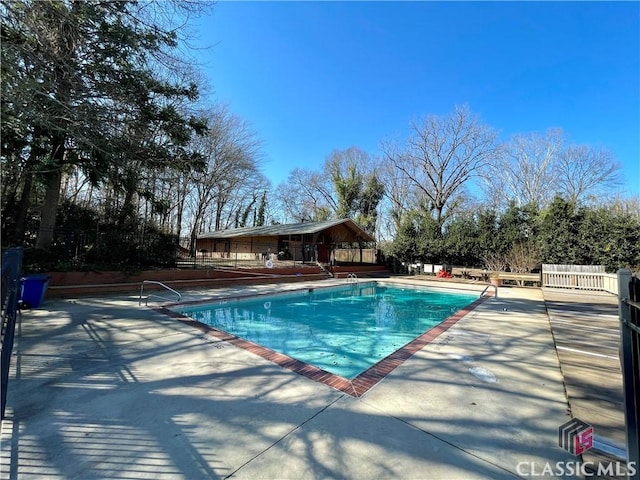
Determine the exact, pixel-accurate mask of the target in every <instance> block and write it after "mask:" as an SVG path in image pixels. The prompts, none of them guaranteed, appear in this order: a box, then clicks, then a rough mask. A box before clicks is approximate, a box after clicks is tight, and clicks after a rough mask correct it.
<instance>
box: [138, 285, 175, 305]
mask: <svg viewBox="0 0 640 480" xmlns="http://www.w3.org/2000/svg"><path fill="white" fill-rule="evenodd" d="M146 283H152V284H154V285H160V286H161V287H164V288H166V289H167V290H169V291H171V292H172V293H175V294H176V295H177V296H178V302H180V300H182V294H180V292H176V291H175V290H174V289H173V288H171V287H167V286H166V285H165V284H164V283H162V282H157V281H155V280H143V281H142V284H141V285H140V299H139V300H138V306H140V305H142V292H143V290H144V285H145V284H146ZM149 297H155V298H161V299H162V300H167V301H171V299H170V298H167V297H163V296H162V295H155V294H153V293H150V294H149V295H147V297H146V298H145V303H144V304H145V305H147V303H148V301H149Z"/></svg>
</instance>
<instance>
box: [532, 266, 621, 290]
mask: <svg viewBox="0 0 640 480" xmlns="http://www.w3.org/2000/svg"><path fill="white" fill-rule="evenodd" d="M545 267H550V266H549V265H543V268H542V286H543V287H553V288H575V289H580V290H600V291H602V290H604V291H605V292H609V293H613V294H614V295H617V294H618V276H617V275H616V274H615V273H604V271H601V272H594V271H591V272H589V271H585V270H588V269H585V268H580V267H584V266H583V265H576V267H577V268H576V269H575V270H574V271H559V270H569V269H568V268H561V269H548V268H545ZM563 267H570V266H565V265H563ZM552 270H558V271H552ZM591 270H595V268H593V269H591ZM602 270H604V268H603V269H602Z"/></svg>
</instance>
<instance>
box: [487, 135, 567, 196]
mask: <svg viewBox="0 0 640 480" xmlns="http://www.w3.org/2000/svg"><path fill="white" fill-rule="evenodd" d="M563 141H564V140H563V134H562V130H560V129H549V130H547V131H546V132H545V134H540V133H531V134H527V135H525V134H519V135H515V136H514V137H513V138H512V139H511V141H509V142H508V143H506V144H505V145H503V148H502V149H501V151H500V155H499V156H498V157H497V158H496V161H495V162H493V163H492V165H491V166H490V167H489V168H488V170H487V174H486V175H485V176H484V177H483V178H484V180H485V186H486V191H487V194H488V196H489V198H490V199H491V200H493V201H494V202H495V203H496V204H498V205H501V206H504V205H507V204H508V203H509V201H511V200H514V201H515V202H516V204H517V205H518V206H523V205H526V204H528V203H536V204H545V205H546V204H547V203H548V202H550V201H551V200H552V199H553V197H554V196H555V194H556V193H557V186H556V181H555V178H554V173H553V169H554V164H555V162H556V159H557V155H558V154H559V152H560V150H561V148H562V144H563Z"/></svg>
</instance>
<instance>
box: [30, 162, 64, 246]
mask: <svg viewBox="0 0 640 480" xmlns="http://www.w3.org/2000/svg"><path fill="white" fill-rule="evenodd" d="M61 185H62V171H61V170H60V168H56V169H54V170H52V171H51V172H49V173H48V174H47V190H46V193H45V196H44V203H43V205H42V212H41V217H40V229H39V230H38V237H37V238H36V248H37V249H42V250H48V249H49V247H50V246H51V242H52V240H53V231H54V229H55V227H56V214H57V212H58V202H59V201H60V186H61Z"/></svg>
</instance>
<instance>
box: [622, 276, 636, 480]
mask: <svg viewBox="0 0 640 480" xmlns="http://www.w3.org/2000/svg"><path fill="white" fill-rule="evenodd" d="M618 292H619V293H618V299H619V300H618V303H619V307H620V350H621V351H620V362H621V367H622V385H623V389H624V408H625V423H626V428H627V452H628V456H629V458H628V461H629V462H630V463H632V462H635V463H633V465H634V466H635V475H633V476H630V477H628V478H633V479H635V480H640V277H638V276H634V275H632V273H631V271H629V270H626V269H623V270H618Z"/></svg>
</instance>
